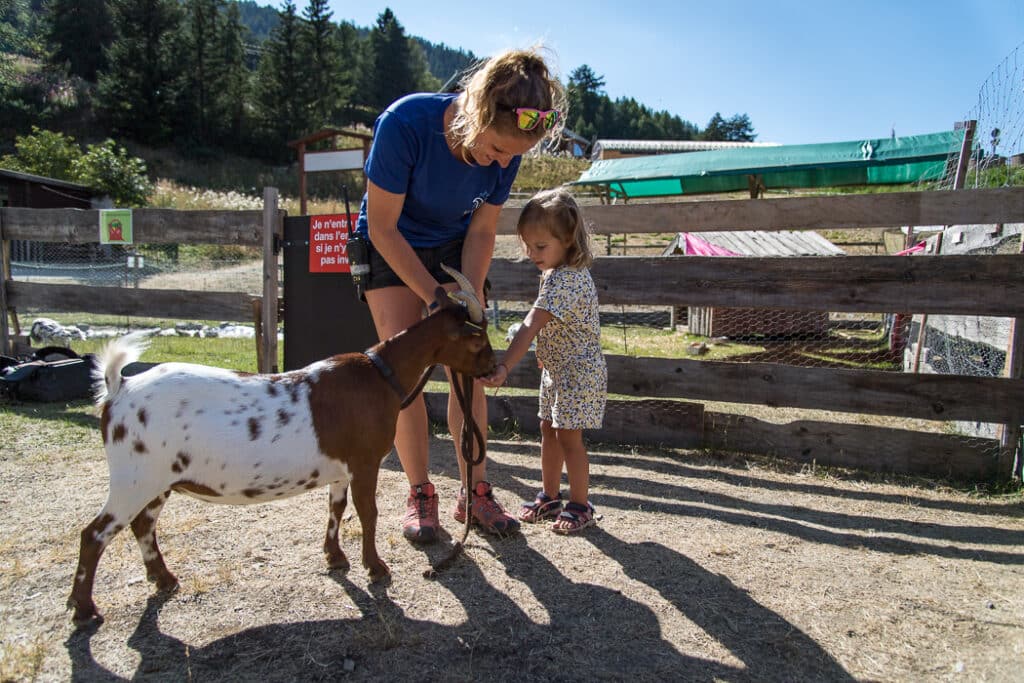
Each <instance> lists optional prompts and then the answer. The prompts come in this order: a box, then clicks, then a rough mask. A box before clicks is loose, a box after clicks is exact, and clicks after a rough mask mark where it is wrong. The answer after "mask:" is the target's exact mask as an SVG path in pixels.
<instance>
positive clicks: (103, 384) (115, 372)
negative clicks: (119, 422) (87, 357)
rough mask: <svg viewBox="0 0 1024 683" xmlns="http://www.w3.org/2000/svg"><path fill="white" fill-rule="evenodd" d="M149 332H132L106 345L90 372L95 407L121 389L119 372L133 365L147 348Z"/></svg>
mask: <svg viewBox="0 0 1024 683" xmlns="http://www.w3.org/2000/svg"><path fill="white" fill-rule="evenodd" d="M150 334H151V332H149V331H141V332H133V333H132V334H128V335H125V336H123V337H119V338H117V339H115V340H114V341H112V342H110V343H109V344H107V345H106V346H105V347H104V348H103V350H102V351H101V352H100V354H99V356H98V357H97V358H96V367H95V368H94V369H93V371H92V379H93V393H94V394H95V396H96V405H103V403H105V402H106V401H109V400H110V399H112V398H113V397H114V396H115V395H116V394H117V392H118V391H119V390H120V389H121V370H123V369H124V366H126V365H128V364H129V363H134V362H135V361H137V360H138V359H139V357H140V356H141V355H142V353H143V351H145V350H146V348H147V347H148V346H149V335H150Z"/></svg>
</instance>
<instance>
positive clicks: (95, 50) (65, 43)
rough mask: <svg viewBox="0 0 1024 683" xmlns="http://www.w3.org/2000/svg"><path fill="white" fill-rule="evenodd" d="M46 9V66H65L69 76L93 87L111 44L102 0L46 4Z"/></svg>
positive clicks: (57, 0) (63, 0)
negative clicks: (47, 47) (92, 84)
mask: <svg viewBox="0 0 1024 683" xmlns="http://www.w3.org/2000/svg"><path fill="white" fill-rule="evenodd" d="M46 8H47V12H46V15H45V17H46V19H45V31H46V42H47V44H48V46H49V61H50V63H52V64H56V65H67V70H68V73H69V74H71V75H72V76H78V77H80V78H83V79H85V80H87V81H89V82H91V83H95V82H96V78H97V75H98V74H99V73H100V72H101V71H103V70H104V69H106V66H107V58H106V54H105V51H106V49H107V48H108V47H110V44H111V43H112V42H113V40H114V30H113V28H112V26H111V16H110V11H109V9H108V8H107V2H106V0H50V2H49V4H48V5H47V6H46Z"/></svg>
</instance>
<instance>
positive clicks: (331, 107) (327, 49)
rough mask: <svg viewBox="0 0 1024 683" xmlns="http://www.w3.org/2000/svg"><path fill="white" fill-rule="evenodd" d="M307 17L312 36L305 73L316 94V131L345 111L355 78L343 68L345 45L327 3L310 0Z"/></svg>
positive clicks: (309, 39)
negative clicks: (352, 80)
mask: <svg viewBox="0 0 1024 683" xmlns="http://www.w3.org/2000/svg"><path fill="white" fill-rule="evenodd" d="M303 16H304V18H305V19H306V26H307V27H308V28H307V30H308V33H309V38H308V40H307V41H305V42H304V43H303V45H304V46H305V47H306V49H307V51H308V52H307V57H306V60H305V69H304V70H305V72H306V74H307V76H306V78H307V79H308V83H309V87H310V90H311V92H313V93H316V98H315V99H313V100H312V102H311V105H312V112H311V119H312V123H313V127H314V128H321V127H324V126H327V125H329V124H331V123H332V122H333V120H334V118H335V115H336V114H337V113H338V112H340V111H342V110H343V109H344V108H345V105H346V104H347V103H348V98H349V96H350V95H351V78H350V75H349V74H348V73H347V72H346V71H344V70H343V69H342V53H341V44H340V43H339V41H338V34H337V31H336V29H335V27H334V26H333V25H332V24H331V16H332V13H331V11H330V10H329V9H328V7H327V0H309V5H308V6H307V7H306V9H305V10H304V11H303ZM308 132H312V131H308Z"/></svg>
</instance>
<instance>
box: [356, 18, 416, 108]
mask: <svg viewBox="0 0 1024 683" xmlns="http://www.w3.org/2000/svg"><path fill="white" fill-rule="evenodd" d="M366 66H367V69H366V71H364V74H363V93H364V99H365V101H366V103H367V104H369V105H371V106H372V107H375V108H378V109H380V108H383V107H386V106H387V105H389V104H391V103H392V102H393V101H395V100H396V99H398V98H399V97H401V96H402V95H406V94H408V93H411V92H415V91H416V90H417V89H418V86H419V80H418V78H417V76H418V74H416V73H415V72H414V70H413V62H412V57H411V55H410V46H409V40H408V38H407V37H406V35H405V29H404V28H403V27H402V25H401V24H400V23H398V19H397V18H396V17H395V15H394V13H393V12H392V11H391V10H390V9H385V10H384V11H383V12H382V13H381V14H380V15H379V16H378V17H377V25H376V26H375V27H374V28H373V30H372V31H371V32H370V54H369V60H368V63H367V65H366Z"/></svg>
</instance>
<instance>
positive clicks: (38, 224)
mask: <svg viewBox="0 0 1024 683" xmlns="http://www.w3.org/2000/svg"><path fill="white" fill-rule="evenodd" d="M281 213H282V215H283V212H281ZM0 214H2V220H3V221H4V225H5V232H6V235H7V239H9V240H33V241H37V242H72V243H78V244H81V243H95V242H99V211H98V210H96V209H23V208H11V207H4V208H2V209H0ZM262 224H263V212H262V211H213V210H211V211H177V210H174V209H132V233H133V237H134V241H135V243H136V244H143V243H145V244H177V243H188V244H237V245H241V246H248V247H260V246H262V245H263V231H262Z"/></svg>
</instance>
